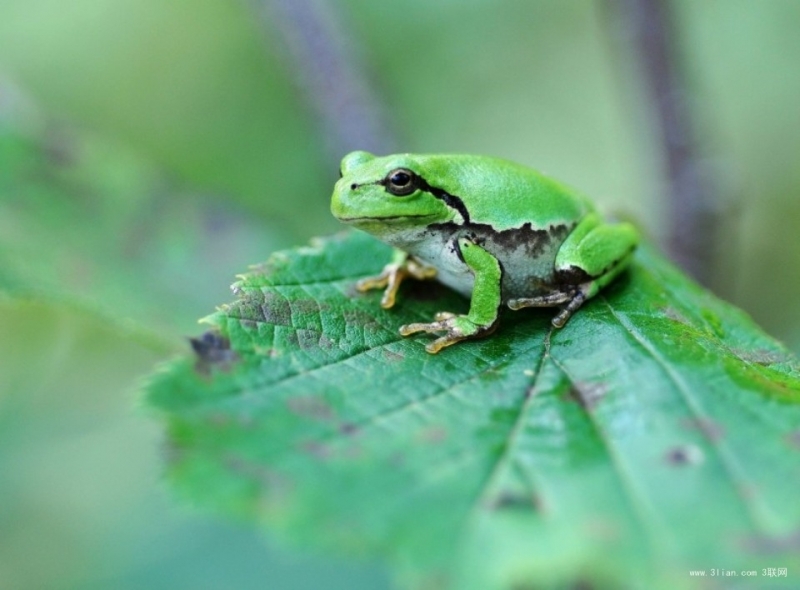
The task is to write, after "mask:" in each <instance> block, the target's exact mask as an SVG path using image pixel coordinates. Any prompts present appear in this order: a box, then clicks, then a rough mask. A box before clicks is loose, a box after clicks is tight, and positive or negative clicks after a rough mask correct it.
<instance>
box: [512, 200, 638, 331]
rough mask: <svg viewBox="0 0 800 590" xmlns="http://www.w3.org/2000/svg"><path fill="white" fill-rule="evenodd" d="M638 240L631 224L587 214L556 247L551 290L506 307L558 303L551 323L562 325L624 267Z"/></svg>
mask: <svg viewBox="0 0 800 590" xmlns="http://www.w3.org/2000/svg"><path fill="white" fill-rule="evenodd" d="M638 241H639V234H638V232H637V231H636V229H635V228H634V227H633V226H632V225H631V224H629V223H618V224H613V225H612V224H607V223H604V222H603V221H602V219H601V218H600V217H599V216H598V215H597V214H596V213H591V214H589V215H587V216H586V217H584V218H583V220H581V222H580V223H579V224H578V225H577V227H575V229H574V230H573V231H572V233H571V234H570V235H569V236H568V237H567V239H566V240H565V241H564V243H563V244H562V245H561V247H560V248H559V250H558V254H557V255H556V261H555V280H556V285H555V287H554V290H553V291H552V292H551V293H547V294H544V295H541V296H538V297H532V298H522V299H512V300H510V301H509V302H508V307H510V308H511V309H515V310H516V309H522V308H523V307H551V306H556V305H560V306H562V307H561V310H560V311H559V312H558V314H556V316H555V317H554V318H553V320H552V324H553V326H555V327H556V328H561V327H563V326H564V324H566V323H567V320H568V319H569V318H570V317H571V316H572V314H573V313H575V311H577V310H578V308H579V307H580V306H581V305H583V303H584V302H585V301H586V300H587V299H591V298H592V297H594V296H595V295H597V293H598V291H600V289H602V288H603V287H605V286H606V285H607V284H608V283H610V282H611V281H612V280H613V279H614V278H615V277H616V276H617V275H618V274H619V273H620V272H622V271H623V270H624V269H625V267H626V266H627V265H628V263H629V262H630V259H631V256H632V255H633V251H634V249H635V248H636V244H637V243H638Z"/></svg>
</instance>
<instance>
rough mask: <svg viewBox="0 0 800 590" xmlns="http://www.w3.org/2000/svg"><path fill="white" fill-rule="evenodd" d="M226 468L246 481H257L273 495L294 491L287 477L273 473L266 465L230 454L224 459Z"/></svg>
mask: <svg viewBox="0 0 800 590" xmlns="http://www.w3.org/2000/svg"><path fill="white" fill-rule="evenodd" d="M223 463H224V464H225V466H226V467H227V468H228V469H230V470H231V471H233V472H234V473H235V474H237V475H240V476H242V477H244V478H245V479H251V480H256V481H257V482H259V483H260V484H262V485H263V487H264V488H268V489H269V491H270V492H271V493H273V494H281V495H285V494H289V493H291V491H292V487H293V486H292V482H291V480H289V479H288V478H287V477H286V476H285V475H282V474H280V473H278V472H276V471H273V470H271V469H269V468H267V467H265V466H264V465H259V464H257V463H253V462H251V461H246V460H244V459H242V458H241V457H238V456H236V455H233V454H230V455H228V456H226V457H225V458H224V459H223Z"/></svg>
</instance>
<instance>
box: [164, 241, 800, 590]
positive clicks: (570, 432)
mask: <svg viewBox="0 0 800 590" xmlns="http://www.w3.org/2000/svg"><path fill="white" fill-rule="evenodd" d="M388 258H389V249H388V248H387V247H386V246H384V245H382V244H380V243H378V242H375V241H374V240H373V239H371V238H369V237H367V236H365V235H362V234H345V235H343V236H337V237H334V238H332V239H329V240H327V241H324V242H320V243H317V244H316V245H314V246H313V247H310V248H302V249H298V250H295V251H291V252H283V253H278V254H275V255H274V256H272V258H270V260H269V261H268V262H266V263H265V264H264V265H262V266H259V267H256V268H254V269H253V270H252V272H250V273H249V274H247V275H245V276H243V277H242V278H241V280H240V281H239V282H238V283H236V284H235V285H234V291H235V293H236V294H237V299H236V301H234V302H233V303H232V304H230V305H228V306H224V307H222V308H220V309H219V310H218V311H217V312H216V313H215V314H213V315H211V316H210V317H208V318H207V319H206V321H207V322H208V323H210V324H211V325H212V327H213V329H212V331H211V332H209V333H208V334H206V335H205V336H204V337H203V339H202V340H198V341H196V343H195V346H196V349H197V350H198V355H197V358H193V359H192V358H185V359H182V360H180V361H177V362H175V363H174V364H173V365H171V366H169V367H167V368H166V369H165V370H164V371H162V372H161V373H159V374H158V375H156V376H155V377H154V378H153V380H152V382H151V383H150V385H149V392H148V395H149V402H150V404H151V405H152V406H154V407H156V408H158V409H159V410H160V412H161V414H162V415H163V418H164V419H165V421H166V424H167V428H168V439H169V445H170V453H169V457H170V471H169V473H170V476H171V478H172V479H173V481H174V482H175V484H176V485H177V486H178V488H179V489H180V490H182V492H183V493H185V494H186V495H188V496H189V497H191V498H193V499H194V500H196V501H198V502H201V503H203V504H208V505H212V506H215V507H217V508H218V509H222V510H224V511H227V512H232V513H235V514H238V515H240V516H244V517H246V518H249V519H253V520H256V521H258V522H259V523H263V524H264V525H265V526H266V527H268V528H269V529H270V530H272V531H273V532H276V533H278V534H280V535H283V536H284V537H286V538H288V539H290V540H291V542H294V543H301V544H311V545H315V546H319V547H323V548H330V549H333V550H336V551H339V552H350V553H354V554H369V555H373V554H378V555H381V556H383V557H384V558H385V559H387V560H388V561H389V562H391V563H392V564H394V565H395V566H396V567H397V569H398V571H399V572H400V579H401V580H403V581H404V582H405V583H406V584H407V585H408V586H410V587H425V588H430V587H435V588H438V587H454V588H468V589H470V588H476V589H493V588H497V589H500V588H509V589H510V588H529V587H533V586H535V587H536V588H540V587H550V586H555V587H562V586H563V585H565V584H579V583H588V584H589V585H591V586H592V587H610V588H621V587H642V588H681V587H694V586H695V582H696V580H695V578H694V577H692V576H691V575H690V570H701V569H705V570H709V571H707V572H706V576H711V573H710V569H711V568H720V569H727V570H735V571H736V572H737V574H738V573H739V572H740V571H741V570H743V569H751V568H752V569H758V574H759V575H761V573H762V572H761V569H760V568H762V567H786V568H788V573H789V575H790V576H791V575H796V572H797V571H798V569H797V568H798V567H800V558H798V555H800V551H798V549H800V502H797V498H796V483H797V482H798V481H800V404H798V402H800V367H799V366H798V363H797V361H796V360H795V359H794V358H793V357H792V356H791V355H790V354H789V353H788V352H787V351H786V350H785V349H784V348H783V347H782V346H781V345H779V344H778V343H776V342H774V341H773V340H771V339H770V338H769V337H767V336H766V335H764V334H763V333H762V332H761V331H760V330H759V329H758V328H757V327H756V326H755V325H754V324H753V323H752V322H751V321H750V320H749V318H748V317H747V316H746V315H745V314H743V313H742V312H740V311H738V310H736V309H734V308H732V307H731V306H729V305H727V304H725V303H723V302H721V301H720V300H718V299H716V298H715V297H714V296H712V295H711V294H709V293H708V292H706V291H704V290H702V289H701V288H699V287H698V286H696V285H695V284H693V283H692V282H690V281H689V280H688V279H687V278H685V277H684V276H683V275H682V274H681V273H679V272H678V271H676V270H675V269H674V268H673V267H672V266H670V265H669V264H668V263H667V262H665V261H664V260H663V259H662V258H661V257H660V256H659V255H657V254H655V253H654V252H653V251H652V250H651V249H649V248H647V247H643V248H641V249H640V251H639V252H638V253H637V256H636V262H635V264H634V265H633V267H632V268H631V270H630V272H628V273H626V274H625V275H623V276H622V277H620V279H619V280H617V281H616V282H615V283H614V284H613V285H611V286H610V287H609V288H607V289H606V290H605V291H603V292H602V293H601V294H600V295H599V296H597V297H596V298H595V299H593V300H592V301H590V302H589V303H588V304H586V305H585V306H584V307H583V308H582V309H581V310H580V311H579V312H578V313H577V314H576V316H575V317H573V318H572V319H571V320H570V321H569V323H568V324H567V326H565V327H564V328H563V329H561V330H553V329H552V328H551V327H550V323H549V321H550V318H551V317H552V314H553V311H552V310H525V311H521V312H507V313H505V314H504V315H503V318H502V323H501V326H500V328H499V330H498V331H497V332H496V333H495V334H494V335H492V336H491V337H489V338H486V339H484V340H479V341H472V342H466V343H460V344H458V345H456V346H453V347H452V348H448V349H446V350H444V351H443V352H441V353H440V354H438V355H436V356H432V355H429V354H427V353H426V352H425V350H424V347H423V344H424V342H426V338H425V337H420V338H401V337H400V336H399V335H398V332H397V329H398V327H399V326H400V325H401V324H404V323H408V322H411V321H419V320H427V319H429V318H430V317H432V315H433V314H434V313H435V312H436V311H439V310H443V309H444V310H451V311H465V310H466V308H467V305H468V302H467V301H466V300H464V299H462V298H460V297H458V296H457V295H455V294H453V293H451V292H449V291H448V290H447V289H445V288H443V287H439V286H437V285H436V284H435V283H415V284H409V285H404V287H403V289H402V290H401V292H400V297H399V303H398V305H397V306H396V308H395V309H392V310H383V309H381V308H380V306H379V304H378V301H379V298H380V294H379V293H376V292H373V293H368V294H365V295H362V294H357V293H356V292H355V290H354V288H353V284H354V282H355V281H356V280H357V279H358V278H361V277H364V276H366V275H369V274H374V273H375V272H377V271H378V270H379V269H380V268H381V267H382V265H383V264H384V262H386V261H387V260H388ZM718 572H719V570H718ZM718 575H719V573H718ZM706 581H707V580H706Z"/></svg>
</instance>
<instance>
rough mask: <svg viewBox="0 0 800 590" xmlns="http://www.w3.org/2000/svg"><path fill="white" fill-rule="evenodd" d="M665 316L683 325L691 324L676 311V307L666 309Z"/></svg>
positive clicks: (664, 310)
mask: <svg viewBox="0 0 800 590" xmlns="http://www.w3.org/2000/svg"><path fill="white" fill-rule="evenodd" d="M662 311H663V312H664V315H665V316H667V317H668V318H669V319H671V320H673V321H675V322H678V323H681V324H687V325H688V324H689V320H687V319H686V318H685V317H684V316H683V315H681V313H680V312H679V311H678V310H677V309H675V308H674V307H665V308H664V309H663V310H662Z"/></svg>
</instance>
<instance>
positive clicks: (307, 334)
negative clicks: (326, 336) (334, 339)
mask: <svg viewBox="0 0 800 590" xmlns="http://www.w3.org/2000/svg"><path fill="white" fill-rule="evenodd" d="M295 335H296V337H297V345H298V346H299V347H300V348H301V349H303V350H312V349H316V348H319V346H320V339H321V338H322V336H323V334H322V333H321V332H320V331H319V330H313V329H310V328H298V329H297V330H295Z"/></svg>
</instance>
